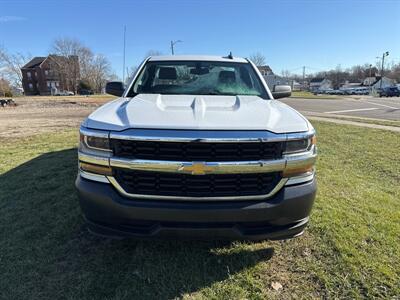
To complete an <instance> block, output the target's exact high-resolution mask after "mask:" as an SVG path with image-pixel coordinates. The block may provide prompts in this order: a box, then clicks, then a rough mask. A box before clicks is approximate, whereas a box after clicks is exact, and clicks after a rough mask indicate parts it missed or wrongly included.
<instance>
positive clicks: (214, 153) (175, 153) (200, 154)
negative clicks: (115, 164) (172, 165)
mask: <svg viewBox="0 0 400 300" xmlns="http://www.w3.org/2000/svg"><path fill="white" fill-rule="evenodd" d="M111 147H112V149H113V151H114V155H115V156H118V157H124V158H130V159H133V158H135V159H148V160H171V161H205V162H207V161H248V160H269V159H279V158H281V157H282V150H283V149H282V148H283V142H238V143H208V142H207V143H205V142H155V141H129V140H119V139H111Z"/></svg>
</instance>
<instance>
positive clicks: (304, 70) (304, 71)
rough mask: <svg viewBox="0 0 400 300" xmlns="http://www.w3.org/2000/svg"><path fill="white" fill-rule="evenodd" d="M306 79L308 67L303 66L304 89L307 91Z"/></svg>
mask: <svg viewBox="0 0 400 300" xmlns="http://www.w3.org/2000/svg"><path fill="white" fill-rule="evenodd" d="M305 79H306V66H303V89H305V86H306V82H305Z"/></svg>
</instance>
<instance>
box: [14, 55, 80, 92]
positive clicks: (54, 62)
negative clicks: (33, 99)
mask: <svg viewBox="0 0 400 300" xmlns="http://www.w3.org/2000/svg"><path fill="white" fill-rule="evenodd" d="M21 72H22V87H23V89H24V92H25V95H51V94H52V93H54V92H55V91H73V92H75V91H76V87H77V83H78V81H79V77H80V70H79V61H78V57H77V56H69V57H64V56H57V55H49V56H47V57H34V58H33V59H32V60H31V61H30V62H28V63H27V64H26V65H25V66H23V67H22V68H21Z"/></svg>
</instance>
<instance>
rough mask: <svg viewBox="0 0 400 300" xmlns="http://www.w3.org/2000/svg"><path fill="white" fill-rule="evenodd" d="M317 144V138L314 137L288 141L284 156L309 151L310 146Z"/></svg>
mask: <svg viewBox="0 0 400 300" xmlns="http://www.w3.org/2000/svg"><path fill="white" fill-rule="evenodd" d="M316 143H317V138H316V137H315V135H313V136H311V137H309V138H306V139H298V140H289V141H287V142H286V148H285V151H284V154H294V153H299V152H305V151H308V150H310V149H311V147H312V145H315V144H316Z"/></svg>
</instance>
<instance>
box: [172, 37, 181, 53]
mask: <svg viewBox="0 0 400 300" xmlns="http://www.w3.org/2000/svg"><path fill="white" fill-rule="evenodd" d="M182 42H183V41H181V40H177V41H171V53H172V55H174V54H175V53H174V46H175V44H177V43H182Z"/></svg>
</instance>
